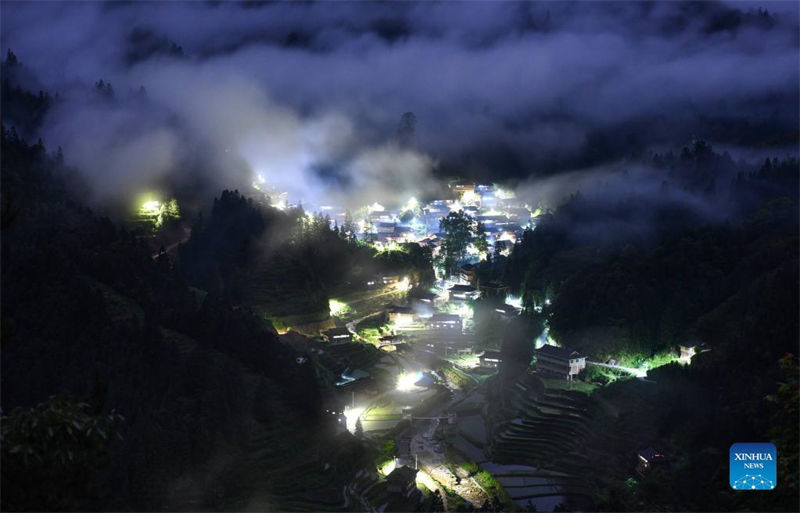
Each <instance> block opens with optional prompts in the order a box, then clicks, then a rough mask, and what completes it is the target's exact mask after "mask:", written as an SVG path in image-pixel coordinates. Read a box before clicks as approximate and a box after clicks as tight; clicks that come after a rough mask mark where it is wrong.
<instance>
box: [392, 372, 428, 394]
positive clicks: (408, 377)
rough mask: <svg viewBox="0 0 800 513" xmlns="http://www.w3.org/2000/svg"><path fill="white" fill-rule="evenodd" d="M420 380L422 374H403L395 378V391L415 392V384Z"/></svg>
mask: <svg viewBox="0 0 800 513" xmlns="http://www.w3.org/2000/svg"><path fill="white" fill-rule="evenodd" d="M421 379H422V372H419V371H417V372H410V373H407V372H403V373H402V374H400V375H399V376H397V387H396V388H397V390H399V391H401V392H410V391H412V390H416V389H417V387H416V385H415V383H416V382H417V381H419V380H421Z"/></svg>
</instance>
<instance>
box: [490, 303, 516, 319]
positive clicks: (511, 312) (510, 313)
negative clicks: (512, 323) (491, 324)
mask: <svg viewBox="0 0 800 513" xmlns="http://www.w3.org/2000/svg"><path fill="white" fill-rule="evenodd" d="M494 311H495V313H497V314H498V315H499V316H500V318H501V319H513V318H514V317H516V316H518V315H519V314H520V312H521V310H520V309H519V308H517V307H516V306H514V305H500V306H498V307H497V308H495V309H494Z"/></svg>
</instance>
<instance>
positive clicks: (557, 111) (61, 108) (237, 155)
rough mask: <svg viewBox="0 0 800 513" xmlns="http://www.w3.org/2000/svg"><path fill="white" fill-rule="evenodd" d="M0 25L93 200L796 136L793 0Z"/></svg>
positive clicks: (190, 11)
mask: <svg viewBox="0 0 800 513" xmlns="http://www.w3.org/2000/svg"><path fill="white" fill-rule="evenodd" d="M759 7H766V8H768V9H769V10H770V12H771V13H772V14H771V15H770V16H769V17H765V16H763V15H762V14H761V13H760V12H758V11H755V10H754V9H757V8H759ZM737 10H739V11H740V12H738V11H737ZM736 12H738V14H736ZM731 13H733V14H731ZM730 20H735V22H733V23H732V22H731V21H730ZM1 32H2V36H0V46H1V47H2V51H3V52H4V53H5V52H6V51H7V50H9V49H11V50H13V51H14V52H15V53H16V54H17V56H18V58H19V59H20V61H21V62H23V63H24V64H25V66H26V67H27V68H28V69H29V70H30V71H31V73H30V74H29V75H28V76H27V78H26V79H25V80H21V81H23V82H27V83H23V84H22V85H23V86H26V87H28V88H30V89H33V90H37V89H38V88H43V89H46V90H48V91H50V92H51V93H58V94H59V95H60V97H61V99H60V101H59V102H58V103H57V104H56V106H55V107H54V108H52V109H51V110H50V112H49V114H48V116H47V118H46V119H45V120H44V122H43V124H42V126H41V129H40V134H31V135H41V136H42V137H43V138H44V139H45V143H46V144H47V145H48V146H49V147H55V146H57V145H60V146H62V147H63V148H64V151H65V155H66V157H67V160H68V161H69V162H70V163H72V164H75V165H77V166H78V167H79V168H80V169H81V170H82V171H83V172H84V173H86V176H87V177H88V178H89V182H90V183H91V185H92V186H93V187H92V188H93V191H94V192H95V193H96V195H97V198H96V199H124V198H127V197H129V196H130V195H131V191H132V190H143V189H151V188H154V187H158V186H167V187H172V188H176V189H177V188H183V189H186V186H191V187H194V188H195V189H201V190H203V191H205V192H206V193H208V194H213V193H215V192H218V191H219V189H220V188H223V187H226V188H233V187H238V188H240V189H244V188H247V187H248V185H249V184H250V183H251V182H252V180H253V179H254V177H255V176H256V175H258V174H261V175H262V176H263V178H264V179H265V181H266V182H267V183H268V184H270V185H272V186H273V187H274V188H275V189H277V190H280V191H287V192H288V193H289V196H290V201H293V202H294V201H303V202H304V203H309V204H312V205H313V204H317V205H319V204H331V203H334V204H336V203H338V204H342V205H348V206H351V207H355V206H361V205H365V204H371V203H372V202H374V201H379V202H381V203H383V204H392V203H404V202H405V201H407V200H408V198H409V197H411V196H415V197H419V198H422V197H424V195H425V194H426V193H433V192H434V191H436V190H437V189H438V188H439V187H440V185H439V182H438V180H437V179H436V177H443V176H453V175H461V176H471V177H475V178H477V179H490V180H491V179H495V180H497V179H501V180H502V179H513V180H525V179H529V178H530V177H542V176H548V175H553V174H557V173H560V172H563V171H572V170H575V169H588V168H593V167H596V166H599V165H604V164H608V163H610V162H614V161H617V160H619V159H620V158H622V157H624V156H625V155H627V154H629V153H630V152H632V151H645V150H647V149H652V148H658V147H663V146H664V145H679V144H683V143H685V142H686V141H688V140H690V139H691V137H692V136H697V137H703V138H705V139H706V140H709V141H711V142H712V144H714V145H715V147H721V146H724V147H725V148H729V149H730V150H731V152H732V153H734V152H739V153H738V155H748V154H751V153H755V152H759V151H764V152H766V151H770V152H771V154H775V151H772V150H775V149H778V150H780V152H779V153H782V152H783V151H784V150H785V149H786V148H787V147H789V148H791V147H793V146H794V145H795V143H796V136H797V133H796V126H797V112H798V100H797V94H796V92H797V87H798V71H797V66H796V64H797V62H796V60H797V50H798V39H800V38H798V26H797V7H796V4H795V3H793V2H763V3H759V4H757V5H756V4H755V3H753V2H747V3H742V4H737V3H735V2H733V3H716V2H700V3H691V4H689V3H678V2H666V3H655V2H641V3H613V4H602V5H600V4H598V3H583V4H581V3H578V4H576V3H568V2H555V3H544V4H535V3H529V2H523V3H513V2H499V3H458V2H445V3H361V2H353V3H346V2H341V3H338V2H337V3H335V4H330V3H302V4H289V3H265V4H260V3H247V4H237V3H232V2H187V3H141V4H140V3H115V2H111V3H99V2H87V3H80V2H32V3H6V4H4V5H3V17H2V31H1ZM100 79H103V80H104V81H106V82H108V83H111V84H112V85H113V87H114V98H113V99H108V98H101V97H99V95H98V94H97V92H96V91H95V90H94V87H93V85H94V84H95V82H96V81H98V80H100ZM140 87H144V92H143V94H140V92H139V88H140ZM408 111H411V112H414V113H415V114H416V116H417V118H418V120H419V123H418V125H417V133H416V134H415V136H414V137H413V138H412V142H411V144H400V142H399V141H398V140H397V138H396V137H395V133H396V129H397V126H398V121H399V120H400V117H401V115H402V114H403V113H404V112H408ZM741 126H754V127H757V128H755V129H752V130H747V129H741V130H739V131H736V130H732V129H731V128H730V127H741ZM734 156H737V154H734Z"/></svg>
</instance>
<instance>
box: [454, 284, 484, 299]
mask: <svg viewBox="0 0 800 513" xmlns="http://www.w3.org/2000/svg"><path fill="white" fill-rule="evenodd" d="M449 290H450V299H451V300H455V299H460V300H462V301H467V300H473V299H478V297H480V292H478V290H477V289H476V288H475V287H473V286H472V285H453V286H452V287H450V289H449Z"/></svg>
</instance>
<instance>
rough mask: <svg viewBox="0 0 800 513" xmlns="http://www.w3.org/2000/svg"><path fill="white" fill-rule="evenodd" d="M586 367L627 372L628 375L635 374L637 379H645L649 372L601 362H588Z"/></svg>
mask: <svg viewBox="0 0 800 513" xmlns="http://www.w3.org/2000/svg"><path fill="white" fill-rule="evenodd" d="M586 365H594V366H596V367H605V368H607V369H615V370H620V371H622V372H627V373H628V374H633V375H634V376H636V377H637V378H644V377H646V376H647V371H644V370H641V369H634V368H633V367H623V366H622V365H614V364H610V363H600V362H590V361H588V360H587V361H586Z"/></svg>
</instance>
